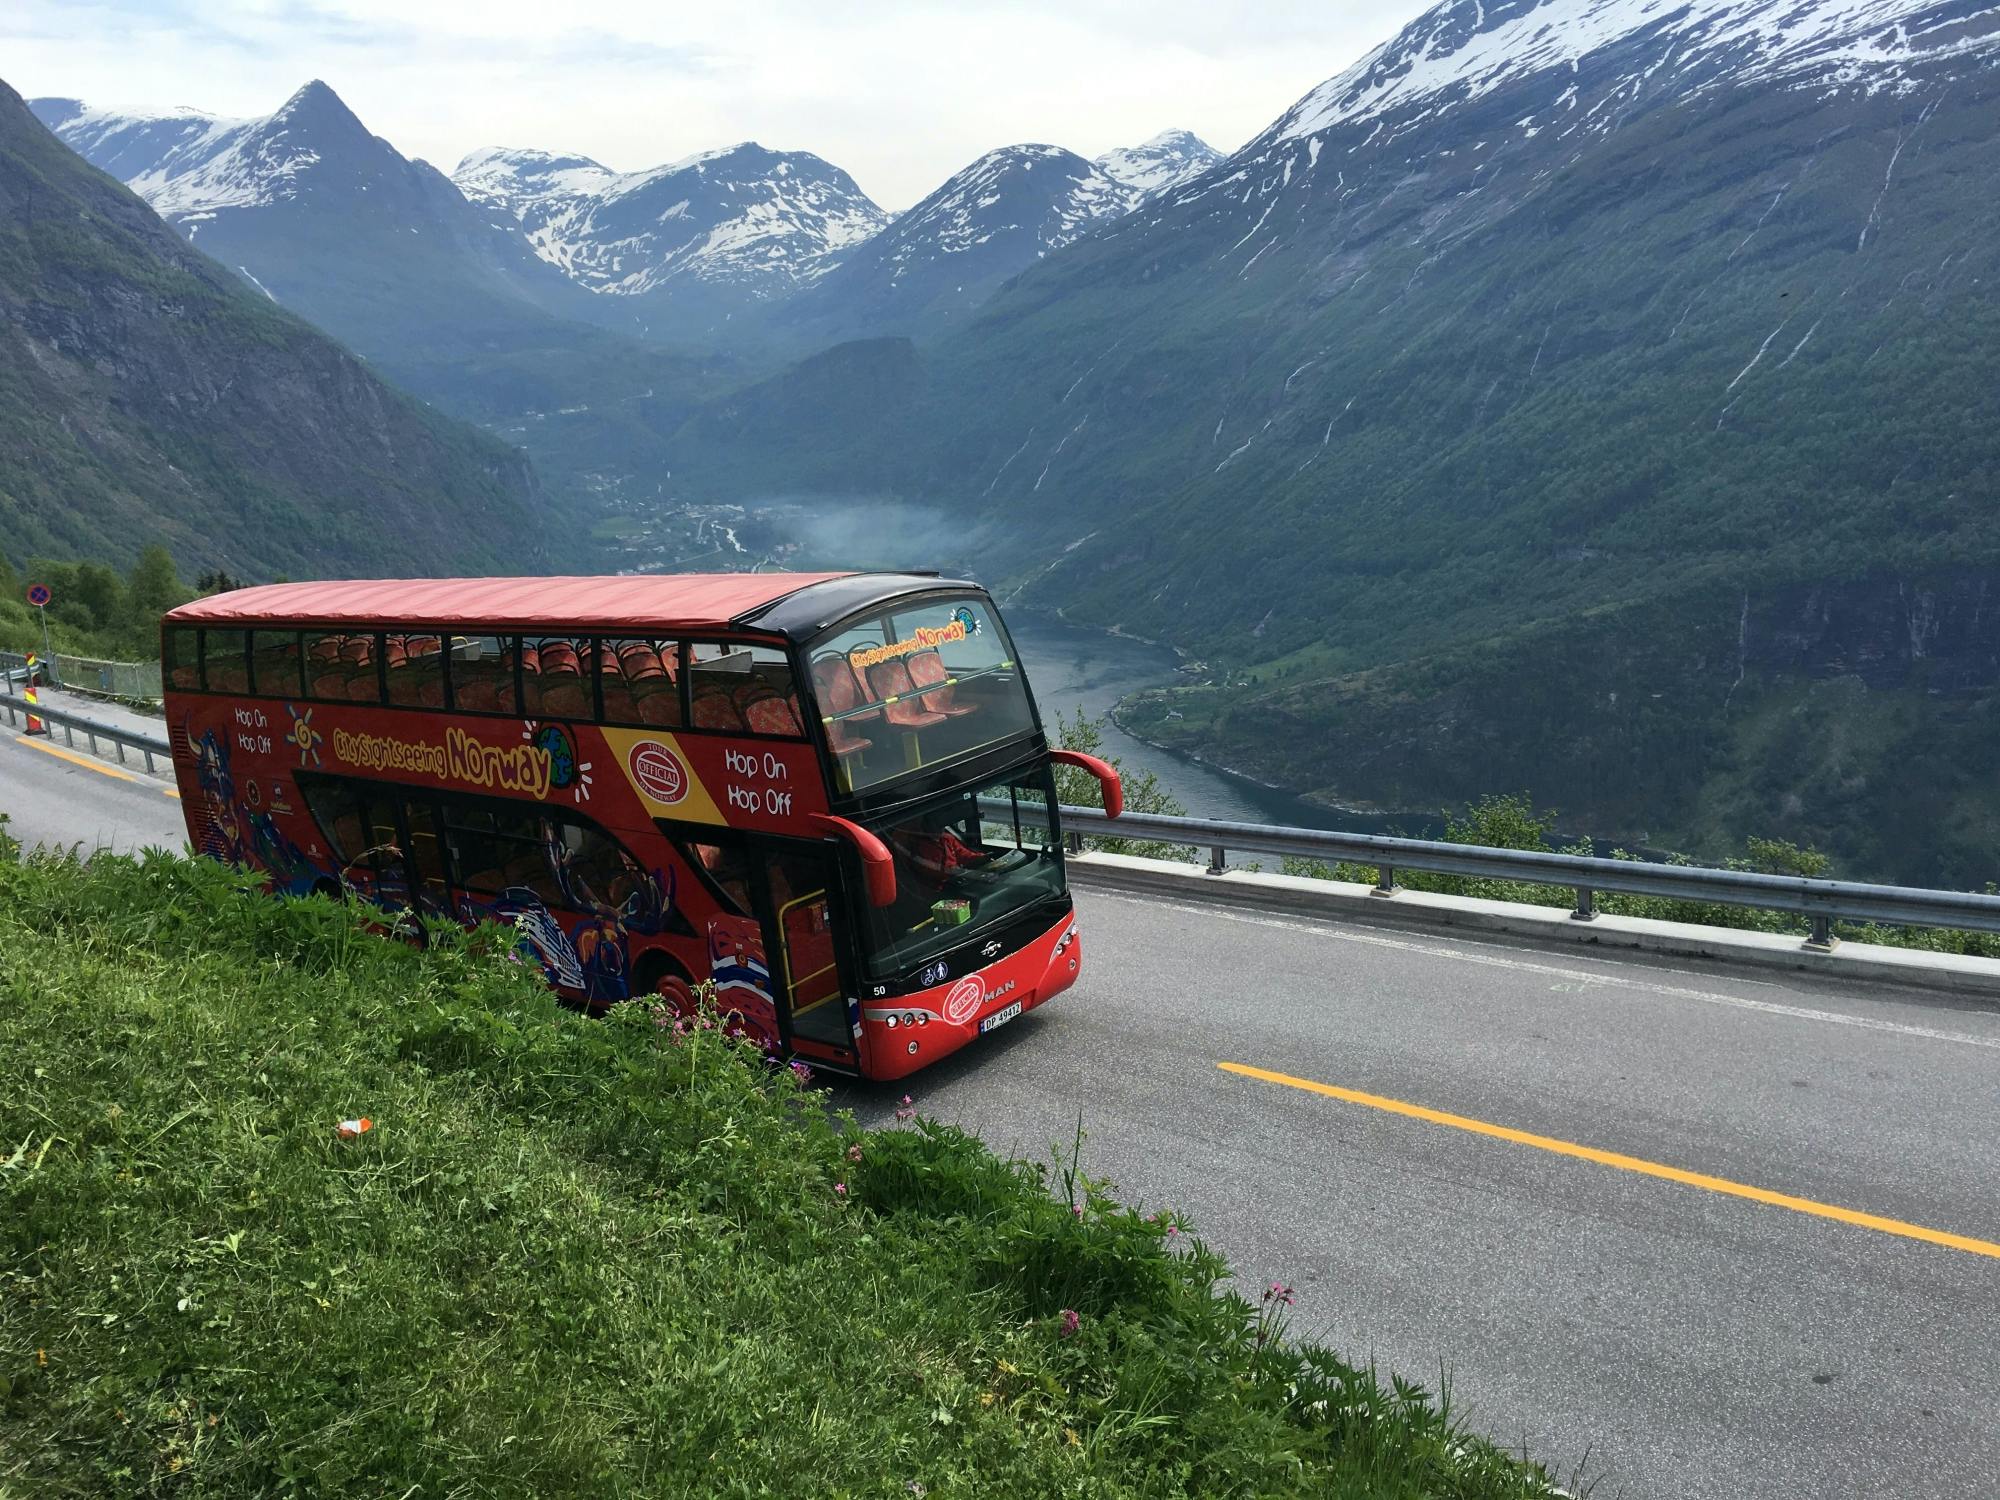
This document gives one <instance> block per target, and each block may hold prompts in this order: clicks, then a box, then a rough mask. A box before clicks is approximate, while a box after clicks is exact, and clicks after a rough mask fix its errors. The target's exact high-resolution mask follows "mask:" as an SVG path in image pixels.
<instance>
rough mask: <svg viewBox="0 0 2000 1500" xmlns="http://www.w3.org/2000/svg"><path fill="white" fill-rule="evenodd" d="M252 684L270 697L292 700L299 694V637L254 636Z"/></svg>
mask: <svg viewBox="0 0 2000 1500" xmlns="http://www.w3.org/2000/svg"><path fill="white" fill-rule="evenodd" d="M250 671H251V673H252V674H253V675H252V677H251V681H252V682H253V683H254V684H255V686H256V690H257V691H258V692H259V693H262V694H264V695H265V696H266V697H276V698H292V697H296V696H297V695H298V692H299V633H298V632H297V631H296V630H257V631H253V632H251V636H250Z"/></svg>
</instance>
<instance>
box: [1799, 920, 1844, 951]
mask: <svg viewBox="0 0 2000 1500" xmlns="http://www.w3.org/2000/svg"><path fill="white" fill-rule="evenodd" d="M1839 943H1840V939H1839V938H1837V937H1835V936H1834V935H1833V918H1831V917H1829V916H1826V915H1825V914H1824V913H1821V914H1819V915H1816V916H1814V918H1813V919H1812V936H1811V937H1809V938H1807V939H1806V942H1805V946H1806V950H1807V951H1808V952H1810V953H1831V952H1833V950H1834V949H1835V948H1836V947H1837V946H1839Z"/></svg>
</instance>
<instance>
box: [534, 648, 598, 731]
mask: <svg viewBox="0 0 2000 1500" xmlns="http://www.w3.org/2000/svg"><path fill="white" fill-rule="evenodd" d="M590 664H591V653H590V642H589V641H587V640H577V639H575V638H573V637H570V636H530V637H527V638H526V639H524V640H523V641H522V643H521V697H522V700H523V702H524V704H525V711H526V712H528V713H530V714H533V715H536V716H537V717H546V718H551V719H589V718H594V717H595V716H596V712H597V710H596V709H595V707H594V706H593V705H592V702H591V685H590Z"/></svg>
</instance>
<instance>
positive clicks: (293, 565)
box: [0, 84, 544, 574]
mask: <svg viewBox="0 0 2000 1500" xmlns="http://www.w3.org/2000/svg"><path fill="white" fill-rule="evenodd" d="M0 263H4V264H5V265H6V266H7V267H8V272H7V274H6V275H5V276H4V277H0V397H4V399H0V425H4V427H5V434H4V439H5V440H4V441H0V535H4V536H5V538H6V547H7V550H8V552H9V554H10V555H12V556H14V557H16V558H17V559H18V560H23V561H25V559H26V557H27V556H28V555H29V554H31V553H43V552H46V553H55V554H67V555H70V556H77V557H86V558H110V559H111V560H114V561H121V562H122V561H127V560H129V559H130V558H131V557H133V556H134V555H136V554H137V552H138V551H139V550H140V548H141V547H142V546H143V545H145V544H146V543H148V542H151V541H155V540H157V541H162V542H164V543H166V544H167V545H168V546H169V548H170V549H171V550H172V551H173V552H174V554H175V555H176V557H177V559H178V560H179V561H180V562H181V564H182V565H183V566H184V567H186V568H189V569H195V568H201V567H208V566H221V567H225V568H227V569H229V570H230V571H232V572H237V573H250V574H256V573H261V572H268V571H273V570H281V569H308V568H310V569H313V570H315V571H322V570H325V569H327V568H329V567H333V568H361V569H368V568H388V567H390V566H392V565H393V566H395V567H397V568H399V569H402V570H416V571H428V572H447V571H452V570H455V569H459V568H464V567H468V566H471V567H487V568H490V567H505V566H513V567H520V566H534V565H535V564H536V563H537V562H539V561H541V560H542V559H543V557H544V552H543V548H542V546H541V542H540V538H541V536H542V533H543V529H544V515H543V504H544V499H543V495H542V493H541V490H540V486H539V484H538V482H537V480H536V478H535V475H534V472H533V470H532V468H531V467H530V466H529V465H528V463H527V461H526V459H525V458H524V457H523V456H522V455H521V453H520V452H519V451H518V450H516V449H512V448H509V447H507V446H505V445H504V444H501V443H499V442H497V441H495V440H493V439H492V438H489V437H487V436H485V435H484V434H480V433H477V432H475V431H473V430H472V429H470V428H466V427H462V426H460V425H458V424H456V423H454V422H451V421H449V420H448V419H446V418H444V417H442V416H440V415H439V414H437V413H435V412H433V411H431V410H429V409H428V408H426V407H424V406H423V405H421V404H420V403H419V402H417V401H415V400H413V399H411V398H410V397H407V396H405V395H403V394H401V393H400V392H398V391H396V390H393V389H391V388H390V387H387V386H385V385H384V384H383V383H382V382H381V381H380V380H379V379H377V378H376V377H375V376H374V375H373V374H372V373H370V371H369V370H368V369H367V368H366V367H365V365H364V364H363V363H362V361H360V360H359V359H357V358H356V357H355V356H354V355H352V354H350V353H349V352H348V351H346V350H345V349H342V348H341V347H339V346H338V345H337V344H335V343H334V342H333V341H332V340H330V339H328V338H326V337H325V336H324V335H323V334H321V333H320V332H318V331H317V330H316V329H313V328H311V327H309V326H308V325H307V324H305V323H304V322H303V321H301V320H300V319H298V318H297V317H295V316H293V315H291V314H290V313H287V312H285V311H283V310H282V309H280V308H277V307H275V306H273V305H271V304H270V302H269V301H268V300H267V299H265V298H263V297H260V296H259V295H258V294H257V293H256V292H255V291H254V290H253V289H251V288H250V287H248V286H246V285H245V284H244V283H243V282H241V281H240V280H239V279H237V277H236V276H235V275H234V274H233V273H231V272H229V271H227V270H225V269H224V268H223V267H221V266H219V265H217V264H216V263H215V262H213V261H212V260H210V259H209V258H208V257H207V256H205V255H203V254H202V253H201V252H199V251H197V250H195V249H194V248H192V247H191V246H189V245H188V244H187V243H186V241H185V240H183V239H182V238H181V237H180V236H179V235H178V234H176V233H175V232H174V231H173V230H172V229H171V228H169V227H168V226H167V225H166V224H165V223H164V222H162V220H161V219H160V218H159V217H158V216H157V215H156V214H154V212H153V211H152V210H151V209H150V208H149V207H148V206H147V205H146V204H145V203H144V202H143V201H142V200H141V199H140V198H138V197H137V196H136V195H134V194H132V193H131V192H130V191H129V190H127V189H126V188H124V187H123V186H121V185H120V184H118V183H117V182H116V181H115V180H114V179H112V178H110V177H108V176H106V175H104V174H103V173H100V172H99V171H97V170H96V169H95V168H93V167H91V166H89V165H88V164H87V163H86V162H84V161H83V159H82V158H80V157H78V156H76V155H74V154H73V153H72V152H71V151H70V150H69V149H68V148H67V147H65V146H63V145H62V144H60V143H59V142H58V141H57V140H56V139H55V138H54V137H53V136H52V135H51V134H50V133H49V131H48V130H47V129H45V128H44V127H43V126H42V125H41V124H40V123H39V122H38V121H37V120H36V118H35V117H34V116H33V115H32V114H31V113H30V112H29V110H28V108H27V106H26V105H25V103H24V102H23V101H22V100H21V98H20V97H19V95H17V94H15V93H14V92H13V90H12V89H10V88H7V87H6V86H5V85H4V84H0Z"/></svg>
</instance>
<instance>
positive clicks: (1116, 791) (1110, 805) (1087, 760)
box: [1049, 750, 1125, 818]
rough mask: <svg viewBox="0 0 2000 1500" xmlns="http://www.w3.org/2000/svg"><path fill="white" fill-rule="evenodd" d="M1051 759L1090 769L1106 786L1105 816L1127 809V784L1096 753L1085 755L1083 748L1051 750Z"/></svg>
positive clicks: (1065, 764) (1102, 785) (1100, 784)
mask: <svg viewBox="0 0 2000 1500" xmlns="http://www.w3.org/2000/svg"><path fill="white" fill-rule="evenodd" d="M1049 759H1050V760H1052V761H1054V762H1055V763H1056V764H1057V765H1059V766H1075V767H1076V768H1077V769H1078V770H1079V771H1088V772H1090V774H1091V775H1093V776H1095V777H1096V778H1097V784H1098V785H1099V786H1101V787H1103V788H1104V816H1105V817H1107V818H1115V817H1117V816H1118V815H1119V814H1120V813H1122V812H1123V811H1125V786H1124V783H1122V782H1121V781H1119V779H1118V772H1117V771H1116V770H1114V769H1113V768H1112V766H1111V765H1110V764H1109V763H1108V762H1106V761H1101V760H1099V759H1098V758H1097V757H1096V756H1094V755H1085V754H1084V753H1083V752H1082V751H1081V750H1051V751H1050V752H1049Z"/></svg>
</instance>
